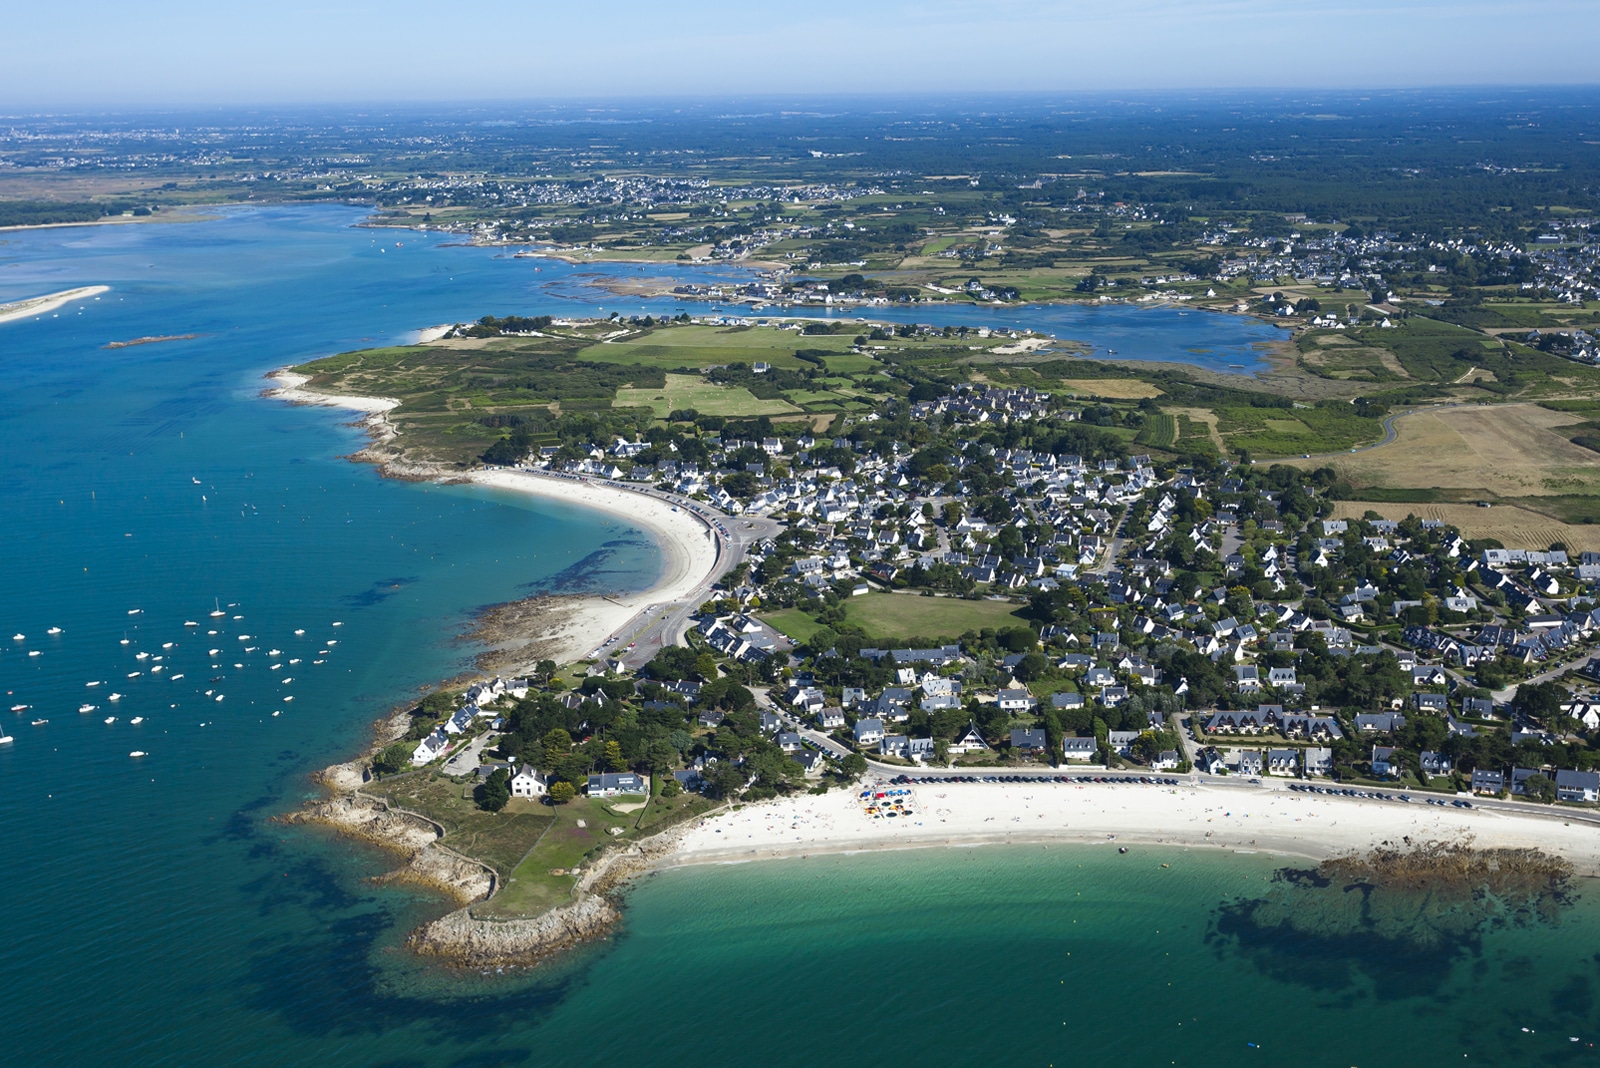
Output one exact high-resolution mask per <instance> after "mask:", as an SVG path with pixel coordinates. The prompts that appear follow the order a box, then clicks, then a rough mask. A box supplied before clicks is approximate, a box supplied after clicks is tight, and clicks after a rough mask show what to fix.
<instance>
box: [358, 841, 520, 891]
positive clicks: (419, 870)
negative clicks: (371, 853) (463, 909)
mask: <svg viewBox="0 0 1600 1068" xmlns="http://www.w3.org/2000/svg"><path fill="white" fill-rule="evenodd" d="M373 882H376V883H410V884H411V885H413V886H423V887H427V888H428V889H430V890H436V891H438V892H439V893H442V894H444V895H446V896H448V897H453V898H455V900H456V902H457V903H458V904H462V905H470V904H472V903H473V902H475V901H482V900H483V899H484V898H486V897H488V896H489V895H490V894H492V893H494V883H495V877H494V874H493V873H492V872H490V871H489V869H488V868H485V867H484V866H483V865H482V864H479V863H478V862H477V861H474V860H468V859H467V858H466V857H461V856H457V855H456V854H454V853H452V852H450V851H449V850H447V849H442V848H440V847H439V846H438V845H434V844H430V845H427V846H424V847H423V848H422V849H421V850H419V851H418V852H416V853H414V854H412V856H411V859H410V860H408V861H406V863H405V866H404V867H402V868H400V869H399V870H397V871H392V872H390V873H389V874H387V875H380V876H378V877H377V878H376V879H374V880H373Z"/></svg>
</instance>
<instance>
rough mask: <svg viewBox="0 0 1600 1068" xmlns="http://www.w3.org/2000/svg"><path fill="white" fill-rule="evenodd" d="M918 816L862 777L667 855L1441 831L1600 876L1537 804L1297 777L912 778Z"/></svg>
mask: <svg viewBox="0 0 1600 1068" xmlns="http://www.w3.org/2000/svg"><path fill="white" fill-rule="evenodd" d="M914 791H915V793H914V796H915V800H916V810H915V814H914V815H913V816H912V817H910V818H898V819H873V818H872V817H870V816H868V815H866V814H865V813H864V812H863V811H862V808H861V806H860V804H859V803H858V801H857V800H856V796H855V795H856V793H857V792H858V791H855V790H845V791H837V790H836V791H831V792H829V793H827V794H823V795H820V796H817V795H810V794H807V795H803V796H798V797H790V798H784V799H780V800H776V801H771V802H767V803H764V804H760V805H745V806H743V807H742V808H740V809H739V810H737V811H730V812H725V813H721V814H718V815H716V816H712V817H708V818H706V819H703V820H700V821H699V822H697V823H696V824H695V825H694V826H693V827H692V828H691V829H690V830H689V831H688V832H687V833H685V834H684V836H683V838H682V839H681V840H680V841H679V843H678V845H677V848H676V849H675V850H674V851H673V853H672V854H671V856H670V857H668V858H666V859H665V860H664V861H663V862H662V864H663V866H674V865H682V864H718V863H721V864H736V863H740V862H744V861H754V860H763V859H769V858H775V857H794V856H802V855H807V854H812V853H854V852H867V851H875V850H883V849H919V848H932V847H938V846H971V845H983V844H1005V843H1027V842H1061V843H1063V844H1067V843H1075V844H1080V845H1101V846H1110V847H1119V848H1120V847H1121V846H1126V845H1135V844H1138V845H1161V846H1174V847H1179V848H1206V849H1225V850H1229V851H1232V852H1238V853H1249V852H1255V853H1273V854H1280V855H1283V856H1290V857H1303V858H1306V859H1310V860H1319V861H1320V860H1325V859H1327V858H1328V857H1332V856H1337V855H1341V854H1347V853H1352V852H1366V851H1368V850H1370V849H1373V848H1374V847H1377V846H1379V845H1384V844H1389V845H1393V846H1397V847H1403V846H1404V845H1406V844H1408V843H1423V842H1431V841H1446V842H1461V843H1464V844H1465V843H1470V844H1471V845H1473V846H1475V847H1477V848H1481V849H1491V848H1501V847H1504V848H1513V849H1527V848H1535V847H1536V848H1539V849H1543V850H1544V851H1545V852H1547V853H1553V854H1556V855H1558V856H1561V857H1564V858H1565V859H1567V860H1568V861H1570V862H1571V863H1572V865H1573V868H1574V870H1575V871H1576V872H1577V873H1578V874H1580V875H1586V876H1595V875H1600V829H1597V828H1596V827H1595V826H1594V825H1593V824H1589V823H1580V822H1568V821H1565V820H1563V819H1562V818H1561V814H1560V812H1559V811H1554V810H1553V811H1551V812H1550V813H1549V814H1548V815H1545V814H1544V813H1542V812H1540V813H1537V814H1536V813H1534V812H1529V813H1528V814H1527V815H1523V814H1520V813H1512V812H1506V811H1498V810H1494V811H1491V810H1486V809H1483V808H1474V809H1470V810H1468V809H1457V808H1451V807H1440V806H1437V805H1425V804H1423V803H1421V802H1420V800H1418V801H1413V802H1412V803H1411V804H1398V803H1394V802H1383V801H1371V800H1360V799H1351V798H1342V797H1330V796H1324V795H1320V794H1310V793H1297V792H1292V791H1289V790H1287V789H1262V790H1241V789H1229V788H1217V787H1206V786H1195V785H1191V784H1189V783H1188V782H1185V783H1184V784H1183V785H1181V786H1167V787H1157V786H1144V785H1103V784H1072V785H1034V784H1009V783H1000V784H993V783H948V784H946V783H940V784H938V785H919V786H916V787H914Z"/></svg>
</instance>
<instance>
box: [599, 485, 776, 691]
mask: <svg viewBox="0 0 1600 1068" xmlns="http://www.w3.org/2000/svg"><path fill="white" fill-rule="evenodd" d="M589 481H590V482H591V484H595V485H605V486H610V487H612V488H614V489H619V490H626V491H628V492H630V493H639V494H643V495H645V496H648V497H654V498H656V499H657V500H661V501H666V502H667V503H668V504H671V505H673V506H674V507H676V508H679V509H681V510H682V511H684V512H686V513H688V514H690V515H692V516H694V517H696V518H698V519H699V520H700V521H701V522H702V523H703V524H705V526H706V528H707V529H708V530H709V531H710V532H711V536H712V537H713V538H715V539H716V543H717V562H716V565H715V566H714V567H713V568H712V569H711V572H710V574H708V575H707V576H706V577H705V578H704V579H703V580H702V581H701V583H700V584H699V585H698V586H696V587H695V588H694V590H693V591H691V592H690V593H689V594H688V595H687V596H686V597H683V598H682V599H680V600H677V601H670V602H663V603H660V604H654V605H651V606H650V607H648V608H647V609H645V610H644V611H642V612H640V613H639V614H638V615H636V616H635V617H634V618H632V619H630V620H629V621H628V622H627V623H626V624H624V625H623V626H622V627H621V628H620V629H619V630H618V631H617V632H616V633H615V634H614V635H613V636H612V638H611V640H610V641H608V642H607V644H606V645H605V646H604V647H603V649H602V650H601V651H600V655H601V656H617V657H619V658H620V659H621V660H622V662H623V664H624V665H625V666H626V667H628V668H629V669H630V670H637V669H638V668H640V667H642V666H643V665H644V664H646V663H647V662H648V661H649V660H650V658H651V657H653V656H655V655H656V653H658V652H660V651H661V648H662V646H665V645H676V644H677V643H678V642H679V641H680V640H681V639H682V637H683V635H684V633H685V632H687V631H688V629H689V625H690V622H691V621H692V620H693V618H694V615H695V613H696V612H697V611H699V608H700V605H702V604H703V603H705V601H706V600H707V599H708V598H709V597H710V594H711V588H712V586H714V585H715V584H716V583H717V580H718V579H720V578H722V576H723V575H726V574H727V573H728V572H729V571H732V570H733V569H734V568H736V567H738V566H739V564H741V563H743V562H744V559H745V557H746V556H747V555H748V554H749V551H750V547H751V546H753V545H756V544H758V543H759V542H762V541H764V540H766V539H768V538H774V537H777V536H778V535H779V534H781V533H782V532H783V530H784V525H783V524H782V523H780V522H778V521H777V520H775V519H768V518H766V517H764V516H736V515H728V514H727V513H726V512H722V511H719V510H718V509H716V508H713V507H711V506H710V505H708V504H706V503H705V502H703V501H695V500H690V499H689V498H687V497H683V496H680V495H678V494H676V493H667V492H664V491H661V490H656V489H651V488H649V487H645V486H638V485H632V484H629V483H625V482H612V481H606V480H603V479H591V480H589Z"/></svg>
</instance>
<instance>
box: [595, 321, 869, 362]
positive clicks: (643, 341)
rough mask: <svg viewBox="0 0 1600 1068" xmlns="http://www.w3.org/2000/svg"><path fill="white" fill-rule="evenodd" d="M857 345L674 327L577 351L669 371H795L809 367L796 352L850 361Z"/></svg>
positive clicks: (759, 330)
mask: <svg viewBox="0 0 1600 1068" xmlns="http://www.w3.org/2000/svg"><path fill="white" fill-rule="evenodd" d="M853 340H854V336H853V335H847V334H816V335H810V334H801V333H800V332H799V331H797V330H783V329H779V328H776V327H769V326H674V327H670V328H664V329H657V330H652V331H649V332H647V333H644V334H640V335H638V336H636V337H632V338H628V339H626V340H622V341H615V342H603V343H600V344H596V345H590V346H589V347H588V348H585V349H582V350H581V351H579V352H578V354H577V358H578V359H580V360H592V361H594V362H596V363H626V364H640V365H642V366H647V367H665V368H676V367H711V366H713V365H716V364H726V363H734V362H736V361H743V362H745V363H754V362H756V361H763V362H766V363H770V364H772V365H773V366H774V367H783V368H788V369H790V370H794V369H796V368H800V367H804V366H806V364H805V363H804V362H802V361H800V360H797V359H795V357H794V353H795V350H797V349H816V350H819V351H826V352H830V353H838V354H839V355H840V356H841V357H843V356H849V355H850V348H851V343H852V341H853ZM830 360H831V358H830ZM830 369H832V368H831V366H830ZM838 369H839V370H843V369H844V368H843V366H841V367H840V368H838Z"/></svg>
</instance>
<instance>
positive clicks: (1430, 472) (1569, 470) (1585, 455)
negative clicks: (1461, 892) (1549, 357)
mask: <svg viewBox="0 0 1600 1068" xmlns="http://www.w3.org/2000/svg"><path fill="white" fill-rule="evenodd" d="M1583 421H1584V415H1583V414H1581V413H1573V412H1554V411H1550V410H1548V409H1545V408H1541V407H1538V406H1537V405H1533V404H1502V405H1495V406H1477V405H1474V406H1471V407H1458V408H1441V409H1430V410H1424V411H1420V412H1414V413H1411V414H1409V415H1405V416H1401V417H1400V418H1398V419H1396V420H1395V423H1394V427H1395V432H1396V435H1397V436H1396V439H1395V441H1394V442H1393V443H1391V444H1389V445H1385V446H1383V447H1381V448H1376V449H1370V450H1367V451H1364V452H1359V453H1352V454H1350V455H1348V456H1340V457H1335V458H1333V459H1322V460H1307V461H1297V460H1291V461H1289V462H1291V463H1296V464H1297V465H1298V466H1301V467H1307V466H1317V467H1321V466H1331V467H1332V468H1333V469H1334V470H1335V471H1337V472H1338V473H1339V476H1340V477H1341V478H1343V479H1346V480H1348V481H1349V482H1350V483H1351V485H1353V486H1354V487H1356V489H1357V490H1358V491H1359V490H1360V489H1363V488H1368V487H1371V488H1376V489H1422V490H1427V489H1439V490H1464V491H1473V490H1481V491H1485V492H1487V493H1488V494H1492V495H1495V496H1499V497H1529V496H1594V495H1600V454H1597V453H1595V452H1592V451H1591V450H1589V449H1586V448H1584V447H1583V446H1581V445H1575V444H1573V443H1572V442H1571V441H1569V440H1568V438H1567V436H1566V435H1564V434H1562V433H1560V432H1559V431H1560V429H1561V428H1563V427H1569V426H1572V425H1573V424H1576V423H1581V422H1583Z"/></svg>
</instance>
